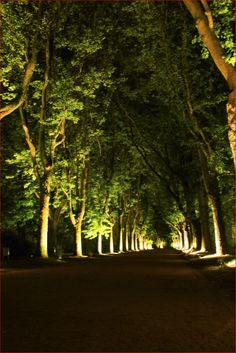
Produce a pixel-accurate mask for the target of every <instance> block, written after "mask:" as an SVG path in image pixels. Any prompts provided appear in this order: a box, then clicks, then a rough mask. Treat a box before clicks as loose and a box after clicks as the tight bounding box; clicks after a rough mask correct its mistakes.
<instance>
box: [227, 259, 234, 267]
mask: <svg viewBox="0 0 236 353" xmlns="http://www.w3.org/2000/svg"><path fill="white" fill-rule="evenodd" d="M235 262H236V261H235V259H234V260H231V261H228V262H226V263H225V265H226V266H227V267H231V268H233V267H236V266H235V265H236V263H235Z"/></svg>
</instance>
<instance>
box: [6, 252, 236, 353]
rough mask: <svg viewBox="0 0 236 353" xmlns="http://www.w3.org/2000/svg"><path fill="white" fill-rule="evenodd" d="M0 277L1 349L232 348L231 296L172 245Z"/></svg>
mask: <svg viewBox="0 0 236 353" xmlns="http://www.w3.org/2000/svg"><path fill="white" fill-rule="evenodd" d="M2 276H3V278H2V293H3V294H2V299H3V313H2V316H3V318H2V330H3V342H2V345H3V347H2V351H8V352H9V351H10V352H14V351H20V352H27V351H28V352H39V351H40V352H47V351H52V352H59V351H61V352H71V351H74V352H97V351H100V352H121V351H123V352H131V351H133V352H134V351H136V352H234V351H235V349H234V348H235V347H234V297H233V296H232V295H231V294H230V295H228V292H227V288H224V283H222V288H218V287H217V286H215V285H214V283H213V282H212V281H211V280H209V278H208V277H206V276H205V275H204V274H203V273H202V271H201V270H199V269H196V268H195V267H193V266H192V265H191V264H190V262H189V261H188V260H186V259H185V258H184V257H183V256H182V255H181V254H180V253H177V252H176V251H174V250H152V251H145V252H139V253H128V254H121V255H114V256H111V257H108V256H103V257H97V258H95V259H91V260H90V259H84V260H80V261H77V260H74V261H72V260H71V261H69V263H60V264H59V263H57V264H54V265H50V264H49V265H48V266H32V268H29V266H28V265H27V266H21V268H20V267H18V268H14V267H12V266H8V268H7V269H3V270H2ZM231 292H232V290H231Z"/></svg>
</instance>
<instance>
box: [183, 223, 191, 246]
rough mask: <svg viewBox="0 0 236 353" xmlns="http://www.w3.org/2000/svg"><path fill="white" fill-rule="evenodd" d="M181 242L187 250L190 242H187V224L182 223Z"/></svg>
mask: <svg viewBox="0 0 236 353" xmlns="http://www.w3.org/2000/svg"><path fill="white" fill-rule="evenodd" d="M182 231H183V243H184V246H183V247H184V250H188V249H189V248H190V243H189V236H188V228H187V224H186V223H184V224H183V230H182Z"/></svg>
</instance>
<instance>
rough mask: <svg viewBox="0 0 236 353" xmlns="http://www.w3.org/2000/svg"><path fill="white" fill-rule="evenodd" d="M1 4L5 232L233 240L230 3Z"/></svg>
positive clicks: (102, 244)
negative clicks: (222, 54)
mask: <svg viewBox="0 0 236 353" xmlns="http://www.w3.org/2000/svg"><path fill="white" fill-rule="evenodd" d="M0 6H1V33H2V48H1V51H2V52H3V56H2V62H1V85H2V89H1V103H2V107H1V108H0V117H1V119H2V120H1V126H2V149H3V161H2V209H3V218H2V232H3V237H2V241H3V245H4V246H7V247H10V249H11V252H12V253H13V254H17V255H20V254H25V255H29V254H31V253H33V254H37V255H39V256H43V257H47V256H49V255H54V254H55V253H56V254H57V256H59V255H60V256H61V254H62V252H67V253H73V254H75V255H76V256H83V255H84V254H91V253H95V252H99V253H102V252H109V251H110V252H118V251H120V252H122V251H128V250H133V251H134V250H143V249H147V248H150V247H151V246H154V245H155V246H174V247H176V248H178V249H184V250H186V251H187V250H189V251H190V250H193V249H194V250H196V251H208V252H209V253H214V252H216V253H217V254H222V253H226V252H230V251H232V249H233V243H234V232H235V224H234V214H233V207H234V178H235V174H234V161H235V136H234V134H233V132H234V128H235V114H234V111H235V107H234V99H233V94H234V78H233V76H232V75H233V72H234V64H235V57H234V42H233V20H234V19H233V2H232V1H230V0H225V1H221V0H214V1H212V2H210V3H209V4H207V1H200V0H199V1H194V2H193V1H192V0H184V1H183V2H178V1H176V2H173V1H157V2H152V1H145V2H143V1H134V2H96V1H94V2H92V1H91V2H76V1H74V2H73V1H60V0H57V1H55V2H51V1H46V0H45V1H36V2H32V1H28V0H21V1H17V2H15V1H2V3H1V5H0ZM191 15H192V16H191ZM200 16H202V17H200ZM192 17H193V18H194V20H195V21H198V22H196V26H197V28H194V23H193V18H192ZM199 19H200V20H199ZM199 21H200V22H199ZM201 21H202V22H201ZM221 52H222V53H223V52H224V56H223V58H222V57H221V59H220V61H219V60H218V59H219V53H221ZM220 55H221V54H220ZM227 99H228V103H227ZM226 103H227V109H226ZM227 114H228V120H227ZM58 254H59V255H58Z"/></svg>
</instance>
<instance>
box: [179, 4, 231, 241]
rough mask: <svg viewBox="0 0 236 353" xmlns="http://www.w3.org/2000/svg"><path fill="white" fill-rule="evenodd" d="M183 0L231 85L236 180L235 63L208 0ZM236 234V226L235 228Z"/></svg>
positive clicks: (229, 99)
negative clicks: (226, 50) (217, 30)
mask: <svg viewBox="0 0 236 353" xmlns="http://www.w3.org/2000/svg"><path fill="white" fill-rule="evenodd" d="M183 2H184V4H185V6H186V8H187V9H188V11H189V12H190V14H191V15H192V17H193V19H194V21H195V25H196V28H197V30H198V33H199V35H200V37H201V39H202V41H203V43H204V44H205V45H206V47H207V49H208V50H209V52H210V54H211V57H212V59H213V60H214V62H215V64H216V66H217V68H218V69H219V71H220V73H221V74H222V76H223V77H224V78H225V80H226V81H227V84H228V87H229V91H230V93H229V96H228V102H227V104H226V112H227V114H228V128H229V133H228V137H229V143H230V147H231V151H232V155H233V161H234V170H235V181H236V106H235V88H236V87H235V69H234V67H233V65H231V64H229V63H227V62H226V61H225V55H224V53H223V50H222V47H221V44H220V41H219V39H218V38H217V37H216V35H215V33H214V30H213V18H212V14H211V11H210V9H209V7H208V5H207V0H205V1H203V0H201V1H199V0H183ZM202 5H203V6H202ZM234 202H235V203H234V220H235V223H236V197H235V198H234ZM234 235H236V227H235V228H234Z"/></svg>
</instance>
